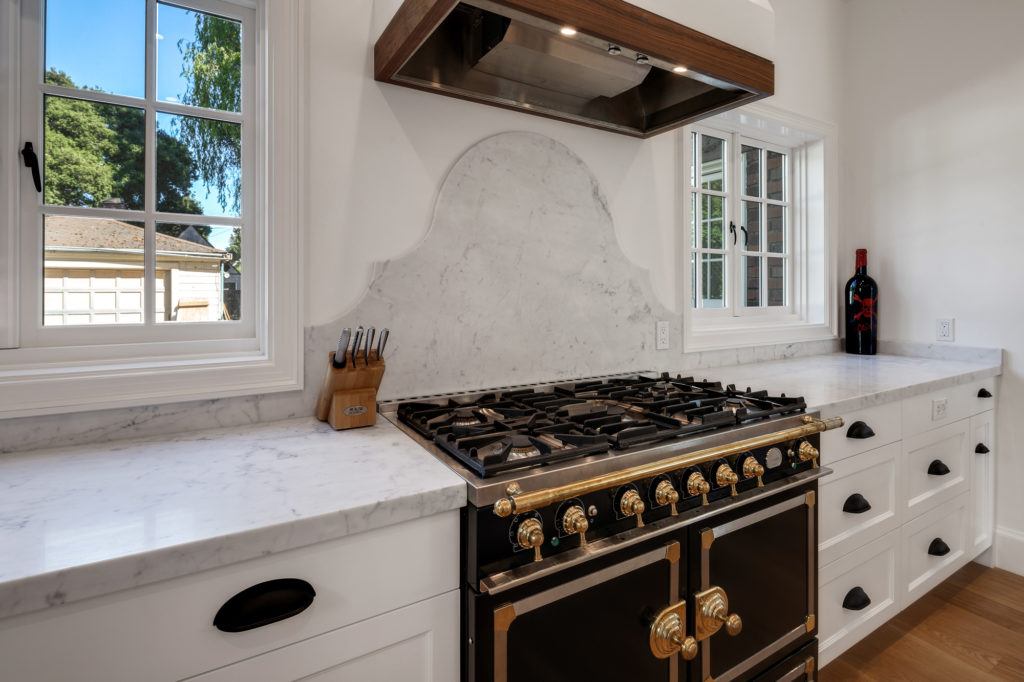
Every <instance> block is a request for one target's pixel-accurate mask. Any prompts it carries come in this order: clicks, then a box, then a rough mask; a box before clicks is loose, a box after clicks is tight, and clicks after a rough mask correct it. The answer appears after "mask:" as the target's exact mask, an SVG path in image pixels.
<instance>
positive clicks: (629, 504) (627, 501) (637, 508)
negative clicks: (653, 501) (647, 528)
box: [619, 488, 647, 528]
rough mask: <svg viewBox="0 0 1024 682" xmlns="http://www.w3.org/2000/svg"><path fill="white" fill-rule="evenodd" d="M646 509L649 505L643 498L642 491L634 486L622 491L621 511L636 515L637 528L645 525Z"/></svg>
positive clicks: (623, 513) (625, 514)
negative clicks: (639, 491)
mask: <svg viewBox="0 0 1024 682" xmlns="http://www.w3.org/2000/svg"><path fill="white" fill-rule="evenodd" d="M646 509H647V505H645V504H644V501H643V499H641V497H640V493H638V492H637V491H636V490H635V489H633V488H630V489H629V490H627V491H626V492H624V493H622V497H621V498H619V511H620V512H622V515H623V516H635V517H636V527H637V528H643V527H644V511H646Z"/></svg>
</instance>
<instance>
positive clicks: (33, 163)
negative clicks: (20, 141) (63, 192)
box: [21, 142, 43, 192]
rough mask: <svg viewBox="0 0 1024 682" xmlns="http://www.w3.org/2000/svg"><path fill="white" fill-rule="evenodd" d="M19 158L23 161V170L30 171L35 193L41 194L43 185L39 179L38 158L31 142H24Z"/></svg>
mask: <svg viewBox="0 0 1024 682" xmlns="http://www.w3.org/2000/svg"><path fill="white" fill-rule="evenodd" d="M21 156H22V157H23V158H24V159H25V168H31V169H32V182H33V183H34V184H35V186H36V191H37V192H42V191H43V183H42V180H41V179H40V177H39V157H38V156H37V155H36V150H35V149H33V148H32V143H31V142H26V143H25V146H24V147H22V149H21Z"/></svg>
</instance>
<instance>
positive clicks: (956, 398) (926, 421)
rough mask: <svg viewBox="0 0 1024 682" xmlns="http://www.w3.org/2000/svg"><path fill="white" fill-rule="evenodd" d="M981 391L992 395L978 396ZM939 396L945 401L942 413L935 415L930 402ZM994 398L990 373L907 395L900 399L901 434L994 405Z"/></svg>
mask: <svg viewBox="0 0 1024 682" xmlns="http://www.w3.org/2000/svg"><path fill="white" fill-rule="evenodd" d="M982 391H986V392H988V393H990V394H991V395H992V397H991V398H982V397H979V394H982ZM942 400H945V402H946V407H945V410H944V414H942V415H937V414H935V411H934V408H935V405H934V403H935V401H942ZM995 401H996V379H995V378H994V377H993V378H991V379H984V380H982V381H975V382H972V383H969V384H961V385H959V386H950V387H948V388H944V389H940V390H938V391H933V392H931V393H927V394H925V395H919V396H914V397H913V398H907V399H906V400H904V401H903V437H904V438H907V437H908V436H913V435H916V434H919V433H923V432H925V431H929V430H931V429H935V428H938V427H940V426H943V425H945V424H952V423H953V422H955V421H959V420H961V419H966V418H967V417H970V416H972V415H975V414H979V413H981V412H984V411H985V410H991V409H992V408H993V407H995Z"/></svg>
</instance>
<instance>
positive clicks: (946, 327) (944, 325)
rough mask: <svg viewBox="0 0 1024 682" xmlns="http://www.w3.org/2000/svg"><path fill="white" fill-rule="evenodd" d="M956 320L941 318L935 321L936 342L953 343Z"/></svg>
mask: <svg viewBox="0 0 1024 682" xmlns="http://www.w3.org/2000/svg"><path fill="white" fill-rule="evenodd" d="M955 323H956V320H955V319H953V318H951V317H948V318H939V319H938V320H935V340H936V341H952V340H953V334H954V331H955V330H954V328H953V327H954V324H955Z"/></svg>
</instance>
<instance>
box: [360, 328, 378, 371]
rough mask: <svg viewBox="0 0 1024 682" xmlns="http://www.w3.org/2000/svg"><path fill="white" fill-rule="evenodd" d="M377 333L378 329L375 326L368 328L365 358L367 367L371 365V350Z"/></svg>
mask: <svg viewBox="0 0 1024 682" xmlns="http://www.w3.org/2000/svg"><path fill="white" fill-rule="evenodd" d="M376 333H377V330H376V329H375V328H374V327H370V328H369V329H367V330H366V357H365V358H363V362H364V363H365V365H366V367H369V366H370V351H371V350H373V337H374V335H375V334H376Z"/></svg>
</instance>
